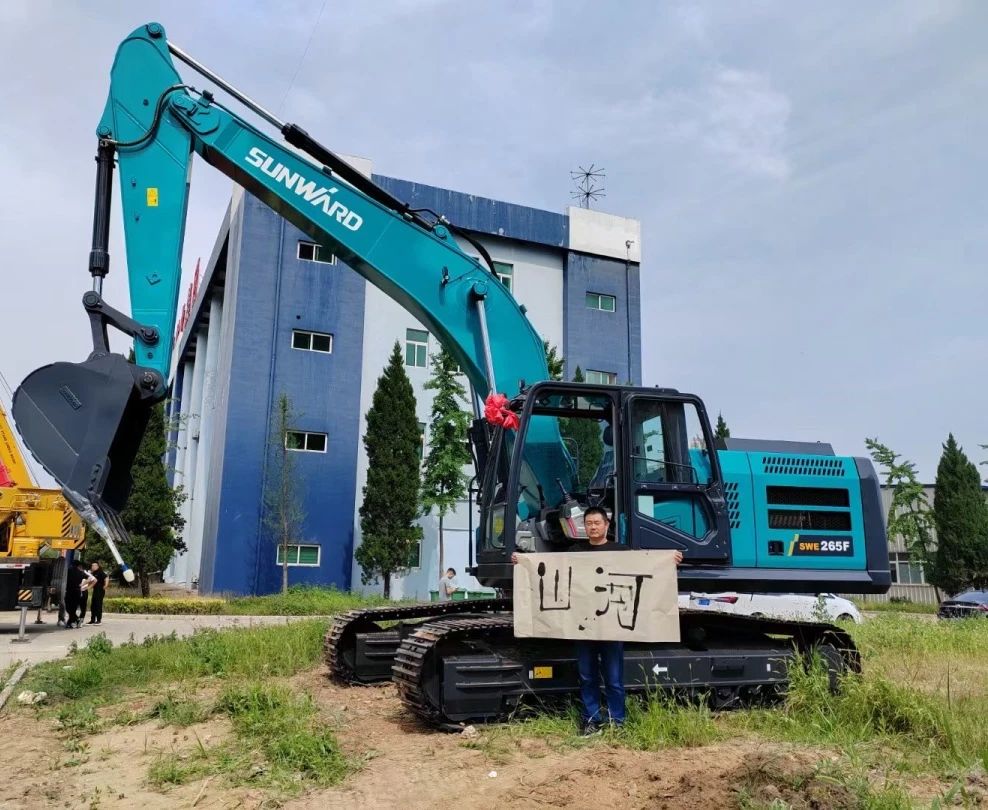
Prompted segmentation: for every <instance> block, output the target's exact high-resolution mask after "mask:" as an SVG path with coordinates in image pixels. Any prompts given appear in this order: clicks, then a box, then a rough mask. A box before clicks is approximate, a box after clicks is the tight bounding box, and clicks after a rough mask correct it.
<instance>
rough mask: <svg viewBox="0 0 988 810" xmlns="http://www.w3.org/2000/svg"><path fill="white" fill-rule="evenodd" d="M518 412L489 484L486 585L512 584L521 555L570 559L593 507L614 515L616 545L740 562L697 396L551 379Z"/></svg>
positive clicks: (482, 571) (495, 451)
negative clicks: (555, 554)
mask: <svg viewBox="0 0 988 810" xmlns="http://www.w3.org/2000/svg"><path fill="white" fill-rule="evenodd" d="M512 408H513V409H514V410H516V411H518V412H519V414H520V427H519V429H518V430H517V431H514V430H510V429H505V428H503V427H500V428H498V429H497V430H496V431H495V432H494V434H493V437H492V439H491V442H490V446H489V448H488V449H487V453H486V456H485V457H486V459H487V463H486V464H485V465H484V469H483V470H482V474H481V476H480V480H481V485H480V492H481V494H480V502H481V525H480V527H479V531H478V537H477V543H478V545H477V562H478V566H477V576H478V578H479V579H480V580H481V582H483V583H484V584H485V585H488V586H493V587H500V588H505V589H507V588H509V587H510V583H511V578H512V571H511V564H510V558H511V554H512V553H513V552H514V551H516V550H517V551H520V552H548V551H565V550H566V549H567V548H569V547H571V546H572V545H573V544H574V543H577V542H579V541H580V540H582V539H584V538H585V533H584V529H583V519H582V516H583V512H584V511H585V510H586V509H587V508H589V507H591V506H600V507H603V508H604V509H605V510H607V512H608V514H609V515H610V516H611V525H610V530H609V531H610V532H611V536H612V539H613V540H614V541H615V542H617V543H621V544H626V545H627V546H629V547H630V548H637V549H679V550H680V551H682V552H683V555H684V557H685V558H686V559H687V560H691V561H696V562H702V563H703V564H713V565H728V564H730V561H731V544H730V528H729V523H728V513H727V504H726V502H725V498H724V487H723V481H722V477H721V471H720V465H719V461H718V458H717V453H716V452H712V451H711V450H710V449H709V448H712V447H713V434H712V432H711V429H710V422H709V419H708V418H707V414H706V410H705V408H704V406H703V403H702V402H701V401H700V400H699V399H698V398H696V397H694V396H691V395H688V394H681V393H679V392H678V391H674V390H671V389H657V388H651V389H649V388H624V387H621V388H619V387H616V386H591V385H586V384H572V383H558V382H544V383H538V384H536V385H534V386H532V387H531V388H529V389H528V390H527V391H526V392H525V393H524V394H523V395H521V396H519V397H518V398H516V399H515V401H514V402H513V403H512ZM560 438H561V439H562V441H561V442H560ZM560 448H563V451H562V452H561V451H560Z"/></svg>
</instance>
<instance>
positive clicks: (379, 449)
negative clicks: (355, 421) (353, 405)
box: [354, 341, 422, 597]
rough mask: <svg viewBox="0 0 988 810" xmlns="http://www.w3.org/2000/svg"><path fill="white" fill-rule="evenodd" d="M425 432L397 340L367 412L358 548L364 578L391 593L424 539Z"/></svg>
mask: <svg viewBox="0 0 988 810" xmlns="http://www.w3.org/2000/svg"><path fill="white" fill-rule="evenodd" d="M421 447H422V437H421V434H420V433H419V427H418V420H417V419H416V416H415V392H414V391H413V390H412V383H411V381H410V380H409V379H408V375H407V374H406V373H405V365H404V360H403V358H402V352H401V346H399V345H398V343H397V341H396V342H395V345H394V349H393V351H392V352H391V358H390V359H389V361H388V365H387V367H386V368H385V369H384V374H382V375H381V377H380V378H379V379H378V381H377V389H376V390H375V391H374V399H373V402H372V403H371V407H370V410H368V411H367V432H366V433H365V434H364V448H365V449H366V451H367V483H366V484H365V485H364V490H363V494H364V502H363V504H362V505H361V507H360V531H361V535H362V537H361V541H360V545H359V546H358V547H357V550H356V552H354V557H355V558H356V560H357V563H358V564H359V565H360V568H361V573H360V579H361V581H362V582H363V583H364V584H365V585H367V584H368V583H370V582H373V581H374V580H375V579H378V578H380V579H381V580H382V581H383V583H384V595H385V596H386V597H390V596H391V576H392V574H395V573H400V572H401V571H404V570H406V569H407V568H408V561H409V556H410V554H411V552H412V549H413V548H414V544H415V543H417V542H419V541H420V540H421V538H422V528H421V527H420V526H416V525H415V520H416V518H417V517H418V516H419V511H420V507H419V450H420V449H421Z"/></svg>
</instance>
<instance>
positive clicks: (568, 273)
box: [563, 251, 641, 384]
mask: <svg viewBox="0 0 988 810" xmlns="http://www.w3.org/2000/svg"><path fill="white" fill-rule="evenodd" d="M626 268H627V271H626ZM563 274H564V277H563V298H564V309H563V344H564V353H563V356H564V357H565V358H566V376H567V377H568V378H569V377H572V376H573V374H574V372H575V371H576V367H577V366H580V367H581V368H582V369H583V371H586V370H587V369H594V370H595V371H611V372H616V373H617V382H618V383H619V384H624V383H627V382H629V381H630V382H632V383H635V384H638V383H640V382H641V294H640V289H639V269H638V265H636V264H630V265H626V264H625V262H623V261H620V260H618V259H607V258H603V257H601V256H589V255H587V254H584V253H574V252H573V251H569V252H568V253H567V256H566V263H565V266H564V268H563ZM588 292H595V293H604V294H606V295H613V296H614V298H615V299H616V309H615V311H614V312H601V311H599V310H594V309H590V308H588V307H587V305H586V295H587V293H588ZM629 319H630V325H629ZM629 347H630V348H629Z"/></svg>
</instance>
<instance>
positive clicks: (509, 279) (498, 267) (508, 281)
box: [493, 262, 515, 292]
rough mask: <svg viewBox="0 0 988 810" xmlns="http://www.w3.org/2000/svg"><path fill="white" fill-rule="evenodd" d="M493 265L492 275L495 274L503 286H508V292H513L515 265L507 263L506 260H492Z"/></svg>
mask: <svg viewBox="0 0 988 810" xmlns="http://www.w3.org/2000/svg"><path fill="white" fill-rule="evenodd" d="M493 265H494V275H496V276H497V278H498V281H500V282H501V283H502V284H503V285H504V286H505V287H507V288H508V292H513V291H514V287H513V286H512V285H513V284H514V276H515V267H514V265H513V264H508V263H507V262H493Z"/></svg>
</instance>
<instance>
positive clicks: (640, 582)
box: [514, 551, 679, 641]
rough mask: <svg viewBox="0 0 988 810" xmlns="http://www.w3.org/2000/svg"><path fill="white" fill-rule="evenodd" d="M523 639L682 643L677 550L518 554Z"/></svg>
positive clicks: (517, 603) (517, 609) (518, 627)
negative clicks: (680, 636) (680, 635)
mask: <svg viewBox="0 0 988 810" xmlns="http://www.w3.org/2000/svg"><path fill="white" fill-rule="evenodd" d="M514 569H515V570H514V622H515V636H517V637H518V638H571V639H590V640H596V641H679V599H678V594H679V588H678V583H677V581H676V559H675V552H673V551H635V552H633V553H632V552H627V551H585V552H554V553H550V554H519V555H518V564H517V565H515V567H514Z"/></svg>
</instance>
